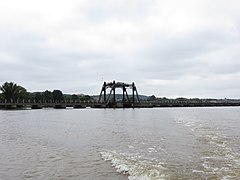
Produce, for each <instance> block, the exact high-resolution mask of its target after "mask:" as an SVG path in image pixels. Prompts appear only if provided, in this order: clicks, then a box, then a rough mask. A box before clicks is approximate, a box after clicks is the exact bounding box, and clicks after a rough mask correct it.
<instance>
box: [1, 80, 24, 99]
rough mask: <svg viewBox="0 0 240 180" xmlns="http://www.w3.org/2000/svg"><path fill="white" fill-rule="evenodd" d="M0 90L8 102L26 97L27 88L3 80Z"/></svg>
mask: <svg viewBox="0 0 240 180" xmlns="http://www.w3.org/2000/svg"><path fill="white" fill-rule="evenodd" d="M0 90H1V91H2V96H3V98H4V99H6V100H7V101H8V102H10V101H16V100H18V99H21V100H23V99H25V98H27V95H28V93H27V90H26V89H25V88H24V87H22V86H18V85H17V84H15V83H13V82H10V83H9V82H5V83H4V84H3V85H2V86H0Z"/></svg>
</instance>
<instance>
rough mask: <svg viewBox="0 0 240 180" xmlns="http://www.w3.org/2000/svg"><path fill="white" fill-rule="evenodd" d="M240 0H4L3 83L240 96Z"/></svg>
mask: <svg viewBox="0 0 240 180" xmlns="http://www.w3.org/2000/svg"><path fill="white" fill-rule="evenodd" d="M239 79H240V1H239V0H181V1H179V0H68V1H66V0H41V1H40V0H34V1H33V0H21V1H19V0H0V84H3V83H4V82H6V81H8V82H10V81H13V82H15V83H17V84H19V85H21V86H23V87H25V88H26V89H27V90H28V91H30V92H33V91H44V90H46V89H48V90H54V89H60V90H62V91H63V92H64V93H76V94H80V93H84V94H99V93H100V89H101V86H102V83H103V81H107V82H108V81H112V80H116V81H121V82H122V81H124V82H128V83H131V82H133V81H134V82H135V83H136V86H137V88H138V91H139V94H145V95H152V94H155V95H156V96H158V97H163V96H165V97H203V98H205V97H206V98H207V97H215V98H225V97H226V98H240V83H239Z"/></svg>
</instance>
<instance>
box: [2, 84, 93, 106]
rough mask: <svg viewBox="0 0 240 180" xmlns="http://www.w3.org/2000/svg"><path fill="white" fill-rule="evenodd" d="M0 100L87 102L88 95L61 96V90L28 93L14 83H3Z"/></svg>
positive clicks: (89, 98)
mask: <svg viewBox="0 0 240 180" xmlns="http://www.w3.org/2000/svg"><path fill="white" fill-rule="evenodd" d="M0 91H1V93H0V100H1V101H7V102H16V101H35V102H44V101H45V102H52V101H58V102H60V101H89V100H91V97H90V96H89V95H77V94H63V93H62V91H61V90H59V89H55V90H53V91H49V90H46V91H44V92H28V91H27V89H26V88H24V87H22V86H20V85H17V84H16V83H14V82H5V83H4V84H3V85H1V86H0Z"/></svg>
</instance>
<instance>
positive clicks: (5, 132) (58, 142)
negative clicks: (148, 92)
mask: <svg viewBox="0 0 240 180" xmlns="http://www.w3.org/2000/svg"><path fill="white" fill-rule="evenodd" d="M239 128H240V108H239V107H217V108H214V107H211V108H206V107H202V108H200V107H199V108H197V107H195V108H156V109H70V108H69V109H62V110H57V109H51V108H49V109H41V110H11V111H5V110H0V179H4V180H8V179H9V180H15V179H16V180H17V179H34V180H35V179H37V180H38V179H39V180H40V179H41V180H42V179H73V180H75V179H76V180H77V179H81V180H82V179H83V180H85V179H86V180H88V179H89V180H92V179H97V180H108V179H109V180H112V179H114V180H115V179H116V180H125V179H131V180H135V179H136V180H138V179H144V180H145V179H146V180H147V179H152V180H155V179H156V180H157V179H239V177H240V154H239V153H240V130H239Z"/></svg>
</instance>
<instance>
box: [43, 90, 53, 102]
mask: <svg viewBox="0 0 240 180" xmlns="http://www.w3.org/2000/svg"><path fill="white" fill-rule="evenodd" d="M43 99H44V100H47V101H49V100H52V99H53V94H52V92H51V91H48V90H46V91H44V92H43Z"/></svg>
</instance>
